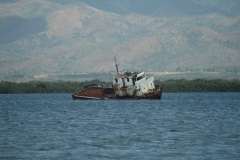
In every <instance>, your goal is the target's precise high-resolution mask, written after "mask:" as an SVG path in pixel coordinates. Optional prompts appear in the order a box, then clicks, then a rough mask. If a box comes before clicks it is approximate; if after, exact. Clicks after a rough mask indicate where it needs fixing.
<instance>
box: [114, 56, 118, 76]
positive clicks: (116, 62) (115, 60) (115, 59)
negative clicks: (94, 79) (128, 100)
mask: <svg viewBox="0 0 240 160" xmlns="http://www.w3.org/2000/svg"><path fill="white" fill-rule="evenodd" d="M114 60H115V65H116V69H117V74H118V75H119V72H118V65H117V61H116V57H115V56H114Z"/></svg>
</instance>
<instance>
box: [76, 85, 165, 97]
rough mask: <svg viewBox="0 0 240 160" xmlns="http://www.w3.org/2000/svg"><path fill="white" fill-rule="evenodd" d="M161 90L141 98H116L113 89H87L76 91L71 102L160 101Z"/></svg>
mask: <svg viewBox="0 0 240 160" xmlns="http://www.w3.org/2000/svg"><path fill="white" fill-rule="evenodd" d="M161 97H162V89H161V90H155V91H154V92H151V93H148V94H145V95H143V96H116V95H115V91H114V89H113V88H102V87H88V88H85V89H81V90H79V91H76V92H75V93H74V94H73V95H72V99H73V100H107V99H122V100H124V99H161Z"/></svg>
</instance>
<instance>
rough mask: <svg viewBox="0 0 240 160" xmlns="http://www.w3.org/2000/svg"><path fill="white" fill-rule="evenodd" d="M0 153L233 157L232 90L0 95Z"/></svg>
mask: <svg viewBox="0 0 240 160" xmlns="http://www.w3.org/2000/svg"><path fill="white" fill-rule="evenodd" d="M0 159H13V160H15V159H16V160H18V159H26V160H29V159H56V160H58V159H64V160H66V159H73V160H78V159H131V160H132V159H137V160H138V159H151V160H152V159H191V160H192V159H223V160H225V159H236V160H237V159H240V93H163V96H162V99H161V100H99V101H98V100H77V101H73V100H72V99H71V94H13V95H10V94H9V95H0Z"/></svg>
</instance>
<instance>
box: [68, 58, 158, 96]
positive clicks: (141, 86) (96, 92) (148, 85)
mask: <svg viewBox="0 0 240 160" xmlns="http://www.w3.org/2000/svg"><path fill="white" fill-rule="evenodd" d="M114 59H115V65H116V69H117V75H116V76H115V77H113V83H112V85H102V84H89V85H86V86H84V87H83V88H80V89H78V90H76V91H75V92H74V93H73V94H72V98H73V100H77V99H96V100H101V99H102V100H103V99H161V96H162V87H161V86H158V85H154V77H153V76H146V75H145V72H144V71H142V72H129V71H128V72H125V73H123V74H120V73H119V72H118V65H117V63H116V58H115V57H114Z"/></svg>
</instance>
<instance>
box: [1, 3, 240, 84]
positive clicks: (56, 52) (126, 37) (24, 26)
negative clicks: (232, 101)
mask: <svg viewBox="0 0 240 160" xmlns="http://www.w3.org/2000/svg"><path fill="white" fill-rule="evenodd" d="M239 8H240V1H239V0H228V1H226V0H206V1H199V0H181V1H179V0H170V1H165V0H158V1H156V0H122V1H119V0H68V1H66V0H31V1H29V0H0V68H1V69H0V78H1V79H2V80H4V79H5V77H14V76H16V75H19V74H20V75H26V76H33V75H36V74H41V73H44V74H65V73H66V74H76V73H99V72H112V71H115V66H114V61H113V57H114V56H116V57H117V61H118V64H119V68H120V70H121V71H126V70H145V71H174V72H188V71H194V72H200V71H219V72H236V73H238V72H239V71H240V63H239V62H240V10H239Z"/></svg>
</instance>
